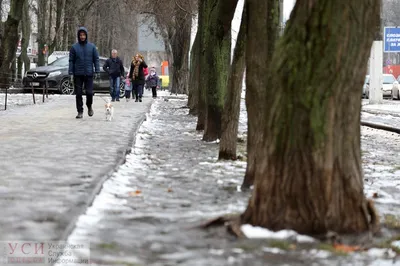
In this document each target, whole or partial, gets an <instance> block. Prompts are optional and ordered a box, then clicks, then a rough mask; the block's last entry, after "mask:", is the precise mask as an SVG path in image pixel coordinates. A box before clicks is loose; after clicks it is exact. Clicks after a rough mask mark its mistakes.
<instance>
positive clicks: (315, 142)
mask: <svg viewBox="0 0 400 266" xmlns="http://www.w3.org/2000/svg"><path fill="white" fill-rule="evenodd" d="M249 1H252V2H253V3H256V2H257V1H256V0H249ZM263 1H264V0H259V1H258V2H263ZM249 9H250V10H251V7H250V6H249ZM379 10H380V5H379V0H353V1H331V0H320V1H310V0H297V2H296V5H295V7H294V10H293V12H292V15H291V18H290V21H289V23H288V25H287V27H286V29H285V32H284V35H283V37H282V38H281V39H280V41H279V45H278V46H277V47H276V51H275V53H274V56H273V59H272V63H271V68H270V72H268V77H269V78H268V83H269V84H265V83H264V82H262V83H260V84H259V85H260V86H261V87H262V88H263V90H265V99H266V101H265V105H264V112H263V116H264V123H263V126H264V130H265V131H264V136H263V141H262V142H261V146H262V149H260V150H257V154H256V155H257V159H258V161H257V164H256V166H257V168H256V175H255V183H254V191H253V195H252V197H251V199H250V201H249V205H248V208H247V210H246V211H245V213H244V214H243V215H242V222H243V223H250V224H252V225H257V226H262V227H266V228H269V229H272V230H280V229H293V230H296V231H298V232H300V233H306V234H323V233H326V232H327V231H328V230H331V231H334V232H337V233H360V232H363V231H367V230H369V229H370V228H371V223H374V221H375V222H376V214H375V213H373V212H371V209H370V208H369V206H370V205H369V204H370V202H369V201H368V200H367V199H366V198H365V196H364V191H363V178H362V167H361V151H360V111H361V98H360V93H359V91H360V89H361V87H362V86H363V81H364V78H365V73H366V70H367V69H366V67H367V61H368V57H369V53H370V48H371V44H372V40H373V37H374V33H375V27H374V26H375V25H376V22H377V20H379ZM249 17H252V16H251V13H249ZM253 17H254V16H253ZM249 28H251V29H252V30H254V31H255V32H254V33H256V32H258V34H257V38H258V39H259V40H260V39H263V38H265V33H262V31H260V30H261V28H257V27H256V28H252V27H251V24H249ZM254 37H255V36H254V35H253V37H251V36H249V42H250V41H251V39H253V38H254ZM249 48H250V47H249ZM247 52H250V49H248V50H247ZM259 52H260V51H257V50H254V51H253V54H247V56H249V57H254V56H255V55H254V53H255V54H257V57H260V60H259V61H261V60H262V61H263V62H265V61H266V60H267V59H268V58H267V57H266V55H265V54H264V53H263V54H261V55H262V56H261V55H260V53H259ZM321 59H323V60H321ZM256 64H257V63H256ZM250 72H251V71H249V72H248V73H250ZM266 85H268V86H266ZM271 87H273V88H274V89H269V88H271Z"/></svg>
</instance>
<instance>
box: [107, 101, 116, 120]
mask: <svg viewBox="0 0 400 266" xmlns="http://www.w3.org/2000/svg"><path fill="white" fill-rule="evenodd" d="M105 108H106V110H105V113H106V120H107V121H111V120H112V119H113V117H114V107H113V106H112V104H111V103H110V102H107V103H106V104H105Z"/></svg>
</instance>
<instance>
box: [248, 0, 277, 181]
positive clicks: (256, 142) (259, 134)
mask: <svg viewBox="0 0 400 266" xmlns="http://www.w3.org/2000/svg"><path fill="white" fill-rule="evenodd" d="M248 5H249V7H248V9H247V12H248V14H247V21H248V27H247V34H248V35H247V36H248V39H249V41H248V43H247V44H246V52H247V53H248V54H247V56H246V60H247V67H246V109H247V117H248V120H247V168H246V174H245V176H244V180H243V184H242V188H243V189H246V188H249V187H250V186H252V185H253V183H254V176H255V169H256V149H257V148H259V147H260V143H261V141H262V139H263V128H262V124H263V119H264V115H263V107H264V105H265V89H266V88H265V86H268V85H267V75H266V73H267V71H269V68H270V66H271V67H274V66H273V65H271V63H270V62H271V59H272V55H273V52H274V49H275V43H276V40H277V38H278V36H279V30H278V27H279V0H264V1H262V3H260V2H259V1H257V0H249V1H248ZM260 33H261V34H262V35H260ZM260 36H265V37H263V38H260ZM254 51H257V52H254ZM261 55H263V56H264V57H262V56H261ZM271 89H272V90H274V88H272V87H271Z"/></svg>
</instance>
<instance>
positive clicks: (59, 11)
mask: <svg viewBox="0 0 400 266" xmlns="http://www.w3.org/2000/svg"><path fill="white" fill-rule="evenodd" d="M64 12H65V0H57V2H56V24H55V28H54V31H55V34H54V37H53V41H52V42H51V44H50V45H49V54H52V53H53V51H54V50H59V49H60V48H61V47H62V44H61V41H60V40H61V39H62V34H61V33H62V27H61V26H62V24H61V22H62V17H63V14H64ZM65 25H67V24H66V23H65ZM50 37H51V36H50Z"/></svg>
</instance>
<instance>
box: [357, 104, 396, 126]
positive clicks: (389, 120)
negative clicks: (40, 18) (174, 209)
mask: <svg viewBox="0 0 400 266" xmlns="http://www.w3.org/2000/svg"><path fill="white" fill-rule="evenodd" d="M361 121H363V122H369V123H374V124H379V125H384V126H389V127H394V128H400V101H392V100H384V101H383V103H382V104H369V103H368V100H363V105H362V112H361Z"/></svg>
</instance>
